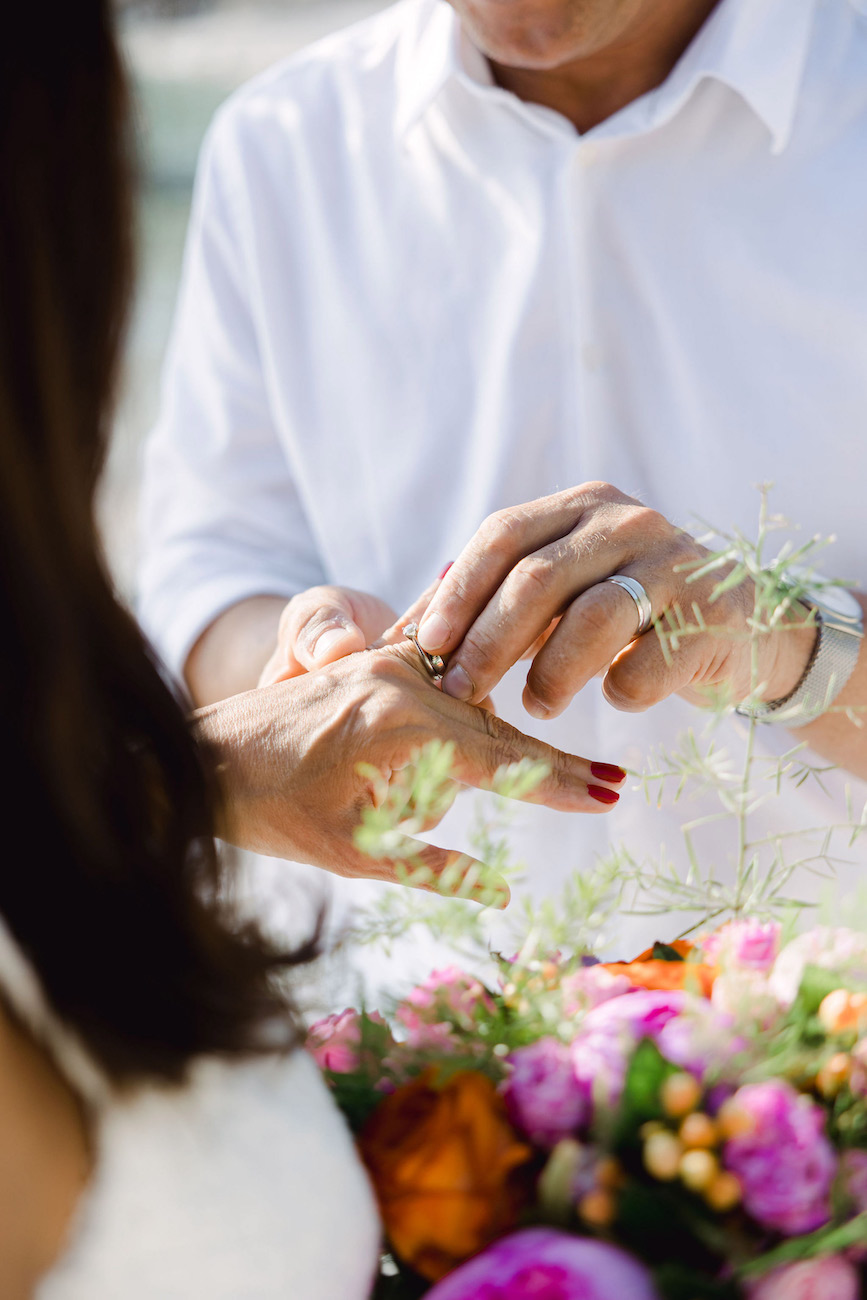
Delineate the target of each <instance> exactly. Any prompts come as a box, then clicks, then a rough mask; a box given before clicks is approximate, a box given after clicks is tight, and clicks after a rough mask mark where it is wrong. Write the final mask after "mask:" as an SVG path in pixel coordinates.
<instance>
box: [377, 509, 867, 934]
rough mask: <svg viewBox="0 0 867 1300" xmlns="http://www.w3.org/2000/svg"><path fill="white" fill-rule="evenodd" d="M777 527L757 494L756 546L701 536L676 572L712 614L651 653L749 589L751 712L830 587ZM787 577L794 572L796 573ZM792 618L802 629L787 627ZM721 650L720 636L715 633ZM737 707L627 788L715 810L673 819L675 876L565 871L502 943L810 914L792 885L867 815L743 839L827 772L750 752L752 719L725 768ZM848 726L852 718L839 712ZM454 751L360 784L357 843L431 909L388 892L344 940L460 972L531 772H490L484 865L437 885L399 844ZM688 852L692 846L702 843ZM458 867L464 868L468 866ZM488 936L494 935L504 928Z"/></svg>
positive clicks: (814, 554) (720, 706)
mask: <svg viewBox="0 0 867 1300" xmlns="http://www.w3.org/2000/svg"><path fill="white" fill-rule="evenodd" d="M787 527H788V525H787V524H786V521H785V520H783V519H782V518H780V517H779V516H774V515H772V514H771V513H770V512H769V510H768V489H767V488H766V487H763V488H762V489H761V504H760V512H759V523H758V531H757V536H756V539H755V540H754V541H753V540H750V539H749V538H747V537H746V536H745V535H744V534H743V533H741V532H740V531H734V532H731V533H718V532H717V533H715V534H714V533H712V530H710V529H708V533H709V534H710V535H709V536H707V537H704V538H702V539H701V540H702V541H703V542H704V543H705V544H709V543H711V542H712V541H713V542H714V549H711V550H710V551H709V552H708V554H707V556H706V557H704V558H703V559H702V561H701V562H700V563H697V564H695V565H693V566H691V568H690V569H689V572H688V575H687V581H688V582H690V583H693V582H696V581H698V580H699V579H701V578H706V577H707V576H708V575H719V578H718V581H717V583H716V585H715V587H714V589H713V591H712V594H711V597H710V601H709V607H708V608H706V609H702V608H700V607H699V604H698V602H693V603H692V605H691V607H690V608H689V609H687V610H684V609H682V608H679V607H675V608H672V609H670V610H668V611H667V612H666V614H665V616H664V617H663V618H662V619H661V620H659V622H658V623H657V626H656V635H657V636H658V637H659V641H660V645H661V647H662V650H663V653H664V654H665V656H666V657H667V658H671V657H672V656H673V655H675V654H677V653H678V651H679V649H680V648H681V647H682V645H683V644H684V643H685V641H687V640H688V639H689V638H690V637H693V636H696V635H699V634H702V635H717V634H718V632H717V629H715V628H714V626H713V621H712V607H713V605H714V604H715V603H716V601H718V600H719V599H720V597H721V596H722V595H723V594H724V593H726V592H729V591H731V590H733V589H734V588H736V587H737V586H739V585H741V584H749V586H750V590H751V592H752V613H751V615H750V617H749V619H748V620H747V627H746V631H745V633H744V637H745V640H746V642H747V643H748V645H749V650H750V662H751V665H752V672H751V683H750V692H749V699H750V700H752V701H757V700H759V699H760V698H761V695H762V691H763V689H764V683H763V682H762V681H761V680H760V678H759V662H760V656H759V646H760V643H761V639H762V638H763V637H765V636H767V635H768V634H769V633H771V632H774V633H778V632H785V631H786V629H789V628H793V627H796V626H798V625H799V624H800V625H802V624H803V618H802V617H801V615H802V614H803V606H799V604H798V602H799V600H800V598H801V597H802V596H804V594H805V593H806V592H807V591H808V590H816V589H817V588H818V589H821V588H823V587H825V588H830V587H835V586H840V585H842V584H841V583H840V582H839V581H837V580H828V579H825V578H823V577H822V575H821V574H819V573H818V572H817V571H816V569H815V567H814V566H815V563H816V560H817V558H818V556H819V554H820V553H821V550H822V548H823V547H824V545H825V543H824V542H823V541H822V540H821V539H820V538H816V537H811V538H809V539H808V540H807V541H805V542H803V543H802V544H800V545H797V546H796V545H794V544H793V543H792V542H791V541H785V542H784V543H783V544H782V545H780V546H779V548H778V549H777V551H776V553H775V554H772V553H771V552H772V547H771V542H772V538H773V535H774V534H775V533H777V532H779V531H780V530H781V529H783V528H787ZM793 566H794V567H793ZM796 611H800V614H799V615H798V616H797V617H796ZM725 635H726V636H727V637H729V636H730V635H731V634H730V632H729V631H726V632H725ZM735 703H736V701H734V700H733V699H732V698H731V697H730V695H729V694H727V692H726V691H719V690H718V691H715V692H711V693H709V695H708V700H707V704H708V708H707V711H706V717H705V722H704V725H703V726H702V727H700V728H692V729H690V730H688V731H687V732H685V733H684V734H683V735H682V736H681V737H680V739H679V741H678V743H677V744H676V745H675V746H673V747H671V748H668V749H659V750H657V751H655V752H653V753H652V754H651V755H650V756H649V759H648V762H647V764H646V766H645V768H644V770H643V771H641V772H634V773H632V776H633V778H634V779H635V780H636V782H637V786H638V788H639V789H643V790H644V792H645V795H646V797H647V799H648V801H649V802H651V803H653V804H656V805H657V806H661V805H662V804H663V803H664V802H666V801H670V802H672V803H674V804H677V803H681V802H682V803H684V804H686V803H687V802H688V801H689V800H691V799H694V798H696V797H698V796H699V795H706V794H708V793H711V794H713V795H714V796H715V798H716V802H717V810H716V811H713V812H710V813H708V814H707V815H703V816H701V817H697V818H692V819H690V818H688V817H686V819H685V820H684V822H683V824H682V827H681V831H682V836H683V844H684V848H685V851H686V852H685V863H684V865H682V866H679V865H676V864H675V862H674V861H673V860H672V859H671V858H670V857H669V855H668V854H666V852H665V851H664V850H663V851H661V852H660V853H659V855H658V856H656V857H641V858H637V857H636V856H634V854H632V853H631V852H629V851H628V850H627V849H625V848H623V847H620V848H617V849H615V850H614V851H613V852H612V853H610V854H608V855H606V856H605V857H604V858H603V859H601V860H599V861H597V862H596V863H595V865H591V864H588V863H579V864H577V869H576V870H575V871H574V872H573V873H572V874H571V875H570V876H569V878H568V880H567V882H566V885H565V886H564V888H563V890H562V892H561V894H560V896H559V897H556V898H547V899H544V900H542V901H540V902H536V901H531V900H530V899H529V898H528V897H526V896H525V897H524V898H522V900H521V903H520V905H519V906H518V907H515V906H513V907H512V908H511V909H510V910H509V912H508V914H507V917H508V921H509V925H510V929H509V934H510V939H509V942H514V944H515V947H516V948H520V950H521V952H522V955H523V956H524V957H526V958H532V957H533V956H535V955H538V954H544V953H546V952H552V951H561V952H564V953H566V954H577V953H581V952H592V951H595V950H600V949H602V948H604V947H605V946H606V945H607V944H608V943H609V942H610V940H611V938H612V931H613V929H614V924H615V922H616V919H617V917H618V916H619V915H621V914H631V915H643V916H660V917H665V918H666V919H667V920H668V919H669V918H670V917H671V916H672V914H676V913H680V914H682V917H683V922H682V926H681V929H680V936H679V937H683V936H685V935H687V934H689V933H691V932H692V931H693V930H695V929H697V928H701V927H705V926H707V925H710V924H716V925H718V924H721V923H722V922H723V921H724V920H726V919H727V918H729V917H738V916H746V915H750V916H754V917H756V918H758V919H770V918H778V919H779V918H785V917H787V916H788V917H791V916H792V915H793V914H796V913H798V912H799V911H800V910H802V909H803V908H804V907H806V906H808V904H807V903H806V902H805V901H804V900H803V899H801V898H799V897H798V896H797V893H796V892H794V891H793V887H792V879H793V876H794V874H795V872H803V871H807V872H810V873H812V874H814V875H819V876H824V877H826V878H828V879H829V880H833V878H834V873H835V871H836V868H837V866H838V864H840V863H841V862H843V861H845V855H846V853H847V851H848V850H849V849H850V848H851V846H852V845H853V844H854V842H855V841H856V840H857V839H858V837H859V836H860V835H861V834H863V832H864V829H865V826H867V805H865V806H864V808H861V807H856V806H854V805H853V802H852V799H851V795H849V794H848V793H847V796H846V809H845V814H844V815H843V816H841V818H840V820H839V821H838V822H837V823H835V824H834V825H827V824H823V825H818V826H814V827H807V828H803V829H798V830H792V831H781V832H774V833H772V834H767V833H764V832H758V831H756V830H754V825H755V814H756V813H757V812H758V811H759V810H760V809H762V808H764V807H765V805H766V804H767V803H768V802H769V801H770V800H772V799H774V798H775V797H776V796H777V795H778V794H779V793H780V791H781V789H782V788H783V785H784V784H791V785H794V786H795V787H799V786H803V785H804V784H806V783H816V784H818V785H819V786H822V783H823V778H824V776H825V775H826V773H827V772H828V771H829V770H830V768H829V765H828V764H825V763H821V762H818V761H816V760H814V759H812V758H810V757H809V756H808V754H807V752H806V745H805V744H804V743H803V742H794V743H793V744H792V745H791V746H790V748H789V749H788V750H787V751H786V752H785V753H783V754H782V755H774V754H768V753H764V752H762V751H761V749H760V747H759V746H758V745H757V743H756V737H757V728H758V726H759V724H758V723H757V722H756V721H755V720H751V719H746V718H745V719H743V722H742V725H743V729H744V734H745V745H744V750H743V756H742V759H741V760H740V761H738V762H735V760H734V759H733V757H732V755H731V754H730V753H728V751H727V750H726V748H725V747H724V746H723V745H721V744H720V742H719V738H718V731H719V723H720V721H721V720H722V719H723V718H727V717H729V716H730V715H731V714H732V712H733V709H734V705H735ZM846 713H847V716H849V717H850V718H851V720H852V721H853V722H855V723H856V724H858V725H861V723H862V721H863V720H862V719H861V718H860V717H859V716H858V715H857V714H856V713H855V712H854V711H853V710H851V709H848V710H846ZM453 757H454V755H453V750H452V747H451V746H448V745H442V744H439V743H433V744H431V745H428V746H425V747H424V749H423V750H422V751H421V752H420V753H419V755H418V756H417V758H416V761H415V763H414V764H413V765H412V766H411V767H410V768H408V769H407V770H406V771H405V772H403V773H399V774H397V776H396V777H393V778H392V779H391V780H390V781H386V780H385V779H384V778H383V777H382V775H381V774H379V773H376V772H374V771H372V770H370V769H368V770H367V772H366V774H367V775H368V777H369V778H370V780H371V781H372V782H373V784H374V788H375V789H376V791H377V796H378V797H377V803H378V806H377V807H376V808H375V809H369V810H367V811H366V812H365V814H364V819H363V824H362V826H361V827H360V828H359V831H358V837H357V842H358V843H359V845H360V846H361V847H362V848H363V849H364V850H365V852H368V853H370V854H371V855H372V856H374V857H382V856H388V857H392V858H395V859H397V860H399V861H402V862H403V863H404V872H403V875H402V876H401V879H403V880H404V881H405V883H407V884H411V885H416V886H422V887H423V888H424V889H425V890H427V891H428V893H430V891H435V892H436V893H438V894H439V895H440V898H439V899H437V898H433V899H432V898H430V897H429V896H422V895H418V894H415V895H409V894H407V892H406V891H399V892H396V893H390V894H389V895H388V896H387V897H386V898H385V899H383V900H381V901H380V902H378V903H377V904H376V905H375V907H374V908H373V909H372V910H371V911H370V912H369V913H367V914H366V915H365V916H363V917H362V918H361V919H360V922H359V925H358V927H357V929H356V931H355V932H354V934H353V936H352V937H353V941H356V942H357V941H361V942H368V943H369V942H378V943H383V944H384V945H385V946H386V947H388V946H390V945H391V944H392V943H393V942H394V941H395V940H396V939H398V938H400V937H402V936H403V935H405V934H406V933H407V932H408V931H410V930H412V928H413V927H415V926H417V925H423V926H424V927H425V928H426V929H428V930H429V931H430V932H432V934H433V935H434V937H435V938H437V939H439V940H442V941H444V942H448V943H449V944H450V945H451V947H452V948H453V949H454V951H455V953H456V954H461V955H463V956H464V957H465V958H467V959H468V960H479V959H481V960H484V959H485V958H486V957H487V956H488V946H489V945H488V939H487V934H488V926H487V921H486V916H485V912H486V908H485V907H483V909H482V912H481V914H480V913H479V910H478V909H477V908H476V907H475V906H474V905H472V904H469V903H466V902H462V901H459V900H461V899H466V898H467V897H468V896H470V895H472V897H474V898H476V899H481V901H482V902H483V903H484V904H487V905H488V906H498V905H499V904H500V902H501V900H502V893H501V892H500V890H501V886H502V882H503V881H508V882H510V883H511V884H513V885H515V884H520V883H521V881H522V868H521V865H520V864H513V863H512V862H511V860H510V853H509V845H508V826H509V821H510V813H509V811H508V808H507V804H506V800H505V798H503V796H505V795H509V796H513V797H514V796H521V797H525V796H526V795H527V794H530V793H532V790H533V788H534V785H535V784H537V783H538V781H539V780H541V778H542V776H543V775H544V768H543V767H541V766H540V765H538V764H532V763H528V762H524V763H521V764H518V765H516V766H515V767H513V768H510V769H505V770H504V771H502V772H500V773H498V776H497V779H496V780H495V781H494V782H493V783H492V789H493V791H494V792H495V794H496V795H498V796H499V797H498V798H496V799H495V800H494V802H493V805H492V804H491V803H490V801H489V802H488V803H487V805H486V806H485V807H484V808H480V810H479V811H478V814H477V818H476V825H475V828H474V833H473V837H472V844H473V851H474V853H475V855H476V856H477V857H478V858H479V859H480V860H481V862H483V863H484V864H485V865H484V867H482V868H475V867H473V868H472V870H471V871H470V874H469V876H468V875H467V867H466V863H459V864H457V865H456V867H455V869H454V870H453V871H452V872H451V873H450V874H449V875H447V876H445V877H440V878H439V879H435V878H434V877H433V874H432V873H431V872H430V871H429V870H427V869H426V868H425V867H424V866H423V865H422V864H421V863H419V862H418V860H417V859H416V858H415V857H414V854H415V848H414V847H410V845H411V841H409V840H408V837H409V836H412V835H414V834H418V833H419V832H420V831H421V830H423V829H424V828H425V827H426V826H430V825H431V824H433V821H435V820H436V819H437V818H438V817H439V816H440V815H442V813H443V812H444V811H445V810H446V809H447V808H448V807H449V806H450V805H451V802H452V800H453V799H454V797H455V793H456V790H457V786H456V783H455V781H454V779H453V777H452V767H453ZM699 841H701V842H699ZM467 862H469V859H468V860H467ZM500 933H503V931H502V929H501V930H500Z"/></svg>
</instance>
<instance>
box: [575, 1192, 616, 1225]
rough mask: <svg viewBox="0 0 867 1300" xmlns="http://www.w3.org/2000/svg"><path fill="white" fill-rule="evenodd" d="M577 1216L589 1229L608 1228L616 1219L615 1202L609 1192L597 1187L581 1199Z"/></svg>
mask: <svg viewBox="0 0 867 1300" xmlns="http://www.w3.org/2000/svg"><path fill="white" fill-rule="evenodd" d="M578 1214H579V1216H580V1218H581V1219H583V1221H584V1222H585V1223H586V1224H587V1226H588V1227H590V1228H608V1227H610V1226H611V1224H612V1223H613V1222H614V1220H615V1218H616V1217H617V1202H616V1201H615V1199H614V1197H613V1196H612V1194H611V1192H609V1191H606V1190H605V1188H604V1187H597V1188H595V1189H594V1190H593V1191H592V1192H587V1194H586V1195H585V1196H582V1197H581V1200H580V1201H579V1202H578Z"/></svg>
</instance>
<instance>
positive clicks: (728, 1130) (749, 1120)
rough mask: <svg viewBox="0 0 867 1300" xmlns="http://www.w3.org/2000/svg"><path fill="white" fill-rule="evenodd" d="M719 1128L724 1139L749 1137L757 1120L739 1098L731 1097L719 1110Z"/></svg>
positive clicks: (717, 1120)
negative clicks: (740, 1102) (741, 1103)
mask: <svg viewBox="0 0 867 1300" xmlns="http://www.w3.org/2000/svg"><path fill="white" fill-rule="evenodd" d="M716 1124H717V1128H718V1129H719V1131H720V1133H721V1135H722V1136H723V1137H724V1138H739V1137H747V1136H748V1135H749V1134H750V1133H752V1131H753V1129H754V1128H755V1126H756V1121H755V1118H754V1117H753V1116H752V1115H751V1114H750V1112H749V1111H748V1110H745V1109H744V1108H743V1107H742V1106H741V1105H740V1104H739V1102H738V1099H737V1097H729V1099H728V1101H724V1102H723V1104H722V1105H721V1106H720V1108H719V1114H718V1115H717V1117H716Z"/></svg>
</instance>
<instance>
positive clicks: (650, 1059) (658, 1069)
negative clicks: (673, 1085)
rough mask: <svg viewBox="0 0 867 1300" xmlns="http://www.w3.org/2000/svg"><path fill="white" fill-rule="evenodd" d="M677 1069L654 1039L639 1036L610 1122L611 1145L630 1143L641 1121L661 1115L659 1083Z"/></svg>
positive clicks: (635, 1140)
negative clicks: (618, 1101) (612, 1136)
mask: <svg viewBox="0 0 867 1300" xmlns="http://www.w3.org/2000/svg"><path fill="white" fill-rule="evenodd" d="M677 1073H678V1070H677V1066H674V1065H672V1064H671V1063H670V1062H669V1061H666V1059H665V1057H664V1056H663V1055H662V1053H661V1052H660V1050H659V1048H658V1047H657V1046H656V1044H655V1043H654V1042H651V1040H650V1039H649V1038H645V1039H642V1041H641V1042H640V1043H639V1044H638V1046H637V1047H636V1049H635V1051H634V1052H633V1054H632V1059H631V1060H630V1062H629V1068H628V1069H627V1071H626V1083H625V1084H624V1086H623V1096H622V1098H621V1101H620V1108H619V1110H618V1113H617V1119H616V1121H615V1126H614V1144H615V1147H618V1146H624V1145H625V1146H634V1145H635V1144H636V1143H637V1142H638V1130H639V1129H640V1128H641V1125H642V1124H646V1123H647V1121H648V1120H652V1119H662V1118H663V1109H662V1102H661V1099H660V1094H661V1091H662V1085H663V1083H665V1080H666V1079H667V1078H668V1077H669V1076H670V1075H672V1074H677Z"/></svg>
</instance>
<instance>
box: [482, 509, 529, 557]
mask: <svg viewBox="0 0 867 1300" xmlns="http://www.w3.org/2000/svg"><path fill="white" fill-rule="evenodd" d="M521 523H522V518H521V515H520V513H519V512H518V511H517V510H515V509H514V508H509V509H506V510H497V511H495V513H494V514H492V515H488V517H487V519H486V520H485V521H484V523H483V524H482V526H481V528H480V529H479V532H478V539H479V542H480V544H481V546H482V547H483V549H484V550H485V551H490V552H493V553H494V554H495V555H496V554H499V553H501V552H509V551H511V550H512V548H513V546H514V543H515V539H516V536H517V534H518V533H519V532H520V529H521Z"/></svg>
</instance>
